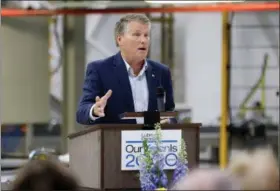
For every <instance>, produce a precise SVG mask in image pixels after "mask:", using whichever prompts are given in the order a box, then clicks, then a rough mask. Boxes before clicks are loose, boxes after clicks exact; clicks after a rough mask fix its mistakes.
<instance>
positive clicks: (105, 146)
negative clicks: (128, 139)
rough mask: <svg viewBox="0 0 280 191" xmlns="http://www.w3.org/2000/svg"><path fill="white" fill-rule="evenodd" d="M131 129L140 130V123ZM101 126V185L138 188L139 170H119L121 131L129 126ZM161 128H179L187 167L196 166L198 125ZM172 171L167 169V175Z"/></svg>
mask: <svg viewBox="0 0 280 191" xmlns="http://www.w3.org/2000/svg"><path fill="white" fill-rule="evenodd" d="M133 126H134V127H133V128H132V129H135V130H140V129H141V125H133ZM119 127H120V128H103V131H102V135H101V136H102V139H103V141H102V146H101V149H102V151H103V156H102V158H101V161H102V163H103V167H102V169H101V170H102V171H103V172H102V181H101V182H102V183H101V184H102V187H103V188H105V189H122V188H123V189H124V188H128V189H129V188H130V189H137V188H140V182H139V177H138V174H139V171H122V170H121V131H122V130H132V129H131V128H130V129H128V128H121V126H119ZM162 129H181V130H182V136H183V139H184V140H185V142H186V145H187V153H188V162H189V168H193V167H196V166H197V165H198V161H199V126H198V125H192V124H185V125H183V124H180V125H175V124H174V125H172V124H169V125H163V126H162ZM172 173H173V171H172V170H169V171H167V175H168V176H169V177H171V176H172Z"/></svg>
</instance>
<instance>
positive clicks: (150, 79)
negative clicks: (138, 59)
mask: <svg viewBox="0 0 280 191" xmlns="http://www.w3.org/2000/svg"><path fill="white" fill-rule="evenodd" d="M147 62H148V61H147ZM156 78H157V76H156V73H155V71H154V69H153V67H152V65H151V64H149V63H148V68H147V70H146V79H147V83H148V89H149V103H148V110H149V111H154V110H156V108H157V99H156V88H157V87H156Z"/></svg>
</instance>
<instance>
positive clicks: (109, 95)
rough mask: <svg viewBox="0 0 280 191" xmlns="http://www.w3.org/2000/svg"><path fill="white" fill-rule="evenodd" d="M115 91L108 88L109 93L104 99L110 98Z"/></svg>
mask: <svg viewBox="0 0 280 191" xmlns="http://www.w3.org/2000/svg"><path fill="white" fill-rule="evenodd" d="M112 93H113V91H112V90H108V91H107V93H106V94H105V95H104V96H103V97H102V99H105V100H107V99H109V98H110V97H111V95H112Z"/></svg>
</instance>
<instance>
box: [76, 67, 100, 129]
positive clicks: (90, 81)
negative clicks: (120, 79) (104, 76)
mask: <svg viewBox="0 0 280 191" xmlns="http://www.w3.org/2000/svg"><path fill="white" fill-rule="evenodd" d="M96 66H97V63H94V62H93V63H90V64H88V66H87V70H86V75H85V80H84V84H83V91H82V96H81V99H80V102H79V104H78V108H77V111H76V121H77V123H80V124H83V125H91V124H93V122H94V121H93V120H91V119H90V115H89V113H90V109H91V107H92V105H93V104H94V103H95V97H96V96H100V93H101V82H100V78H99V75H98V72H97V70H96Z"/></svg>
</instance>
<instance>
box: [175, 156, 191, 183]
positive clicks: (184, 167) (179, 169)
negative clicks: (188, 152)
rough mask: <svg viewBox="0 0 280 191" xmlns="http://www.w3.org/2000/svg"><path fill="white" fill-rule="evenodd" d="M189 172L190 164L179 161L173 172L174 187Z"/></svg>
mask: <svg viewBox="0 0 280 191" xmlns="http://www.w3.org/2000/svg"><path fill="white" fill-rule="evenodd" d="M187 172H188V164H187V163H184V162H182V161H181V160H177V164H176V168H175V170H174V172H173V179H172V180H173V181H172V185H175V184H176V183H177V182H178V181H179V180H180V179H181V178H182V177H184V176H185V175H186V174H187Z"/></svg>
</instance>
